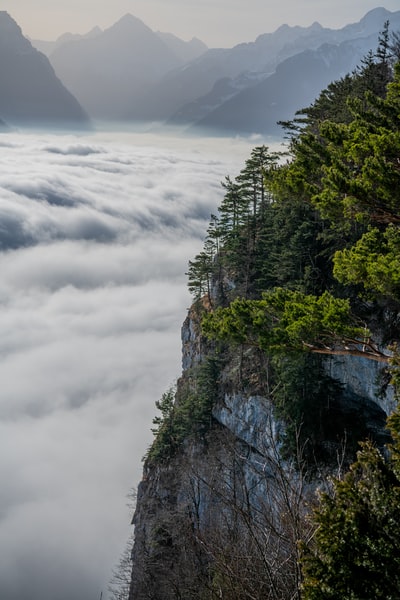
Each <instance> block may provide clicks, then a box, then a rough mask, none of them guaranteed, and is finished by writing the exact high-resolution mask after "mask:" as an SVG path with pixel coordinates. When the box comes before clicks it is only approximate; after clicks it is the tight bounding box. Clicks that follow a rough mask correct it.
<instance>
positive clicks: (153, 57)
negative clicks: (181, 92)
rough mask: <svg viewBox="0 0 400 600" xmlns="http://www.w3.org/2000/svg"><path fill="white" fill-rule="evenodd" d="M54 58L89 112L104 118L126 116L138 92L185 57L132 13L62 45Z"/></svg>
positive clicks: (69, 87) (68, 85) (58, 71)
mask: <svg viewBox="0 0 400 600" xmlns="http://www.w3.org/2000/svg"><path fill="white" fill-rule="evenodd" d="M50 60H51V63H52V65H53V67H54V69H55V71H56V73H57V74H58V76H59V77H60V78H61V79H62V81H63V82H64V83H65V85H66V86H67V87H68V89H70V90H71V92H72V93H73V94H74V95H75V96H76V97H77V98H78V100H79V102H80V103H81V104H82V106H84V108H85V109H86V110H87V111H88V113H89V114H90V115H91V116H93V117H96V118H102V119H115V118H121V117H122V116H124V115H125V114H126V113H127V112H128V110H129V108H130V106H132V104H133V103H134V100H135V97H136V96H137V95H138V94H139V93H140V94H141V93H143V91H144V90H145V89H148V88H149V86H150V85H151V84H153V83H154V82H155V81H157V80H158V79H160V78H161V77H162V76H163V75H164V74H165V73H166V72H167V71H169V70H170V69H172V68H174V67H176V66H177V65H179V64H180V62H181V61H180V59H179V58H178V57H177V56H176V55H175V54H174V53H173V52H172V50H171V49H170V48H169V46H168V45H167V44H165V43H164V42H163V41H162V40H161V39H160V38H159V36H158V35H156V34H155V33H153V32H152V31H151V29H150V28H149V27H147V26H146V25H145V24H144V23H143V22H142V21H140V20H139V19H137V18H135V17H133V16H132V15H129V14H128V15H125V16H124V17H122V18H121V19H120V20H119V21H118V22H117V23H115V25H113V26H112V27H110V28H109V29H106V30H105V31H104V32H103V33H101V34H99V35H97V36H96V37H94V38H85V39H80V40H77V41H71V42H70V43H67V44H64V45H62V46H61V47H59V48H58V49H57V50H55V51H54V53H53V54H52V55H51V57H50Z"/></svg>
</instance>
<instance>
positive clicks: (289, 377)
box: [271, 352, 368, 469]
mask: <svg viewBox="0 0 400 600" xmlns="http://www.w3.org/2000/svg"><path fill="white" fill-rule="evenodd" d="M323 361H324V359H323V358H322V357H320V356H318V355H315V354H311V353H304V352H301V353H298V354H292V355H290V356H288V355H285V356H280V357H276V358H275V359H274V361H273V375H272V377H273V381H274V382H276V385H275V386H274V388H273V391H272V394H271V399H272V401H273V404H274V408H275V415H276V416H277V417H278V418H279V419H282V420H283V421H284V422H285V429H284V432H283V438H282V440H281V442H282V443H283V448H282V451H283V454H284V456H285V457H293V456H296V455H297V454H298V452H299V448H300V449H301V450H302V455H303V459H304V460H305V461H306V463H307V465H308V468H309V469H312V468H313V466H314V465H315V461H318V463H321V462H325V463H328V464H329V463H332V460H334V461H336V460H337V456H336V454H335V452H333V449H336V451H337V452H339V453H341V454H342V455H343V459H346V460H348V458H349V457H351V460H352V459H353V457H354V456H355V451H356V450H357V446H358V441H359V440H360V439H363V438H364V437H366V436H367V435H368V431H367V427H366V426H365V422H364V420H363V419H362V418H360V414H359V412H357V411H356V410H354V409H353V410H348V409H347V410H346V411H345V410H344V406H346V405H347V403H348V401H346V400H345V397H344V386H343V385H342V384H341V383H340V382H339V381H337V380H335V379H333V378H332V377H330V376H329V375H328V374H327V372H326V369H325V368H324V364H323ZM333 455H334V456H333Z"/></svg>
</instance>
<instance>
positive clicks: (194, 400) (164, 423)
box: [145, 356, 221, 462]
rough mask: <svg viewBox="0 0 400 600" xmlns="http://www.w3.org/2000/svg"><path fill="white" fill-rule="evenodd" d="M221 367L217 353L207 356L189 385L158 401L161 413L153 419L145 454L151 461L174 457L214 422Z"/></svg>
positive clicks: (172, 389) (193, 372)
mask: <svg viewBox="0 0 400 600" xmlns="http://www.w3.org/2000/svg"><path fill="white" fill-rule="evenodd" d="M220 368H221V366H220V359H219V358H218V357H217V356H209V357H207V358H206V359H205V361H204V362H203V363H201V364H200V365H199V366H198V367H197V368H195V369H193V370H192V373H191V380H190V382H189V384H186V385H183V383H181V385H180V387H179V388H178V389H177V390H176V389H174V388H171V389H169V390H168V391H167V392H165V393H164V394H163V395H162V398H161V400H159V401H157V402H156V408H157V409H158V410H159V411H160V412H161V415H159V416H156V417H154V419H153V424H154V425H155V427H154V428H153V429H152V432H153V433H154V435H155V439H154V441H153V444H152V445H151V447H150V448H149V450H148V452H147V454H146V457H145V458H146V460H147V461H148V462H157V461H163V460H166V459H168V458H171V457H172V456H174V454H175V453H176V452H177V450H178V449H179V448H180V447H181V446H182V444H183V443H184V442H185V440H186V439H187V438H188V437H190V436H193V435H199V436H204V435H205V434H206V433H207V431H208V430H209V429H210V427H211V425H212V407H213V404H214V402H215V401H216V397H217V394H218V385H217V384H218V377H219V373H220Z"/></svg>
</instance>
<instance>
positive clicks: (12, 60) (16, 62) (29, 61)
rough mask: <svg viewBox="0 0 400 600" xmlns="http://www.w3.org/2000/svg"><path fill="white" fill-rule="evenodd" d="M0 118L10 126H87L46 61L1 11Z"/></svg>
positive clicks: (86, 117) (85, 119)
mask: <svg viewBox="0 0 400 600" xmlns="http://www.w3.org/2000/svg"><path fill="white" fill-rule="evenodd" d="M0 115H1V118H2V119H4V120H5V121H6V122H7V123H9V124H10V125H19V124H25V125H33V124H35V125H38V124H41V125H57V126H62V127H83V126H84V127H87V126H88V125H89V119H88V116H87V115H86V113H85V112H84V110H83V109H82V107H81V106H80V105H79V103H78V102H77V100H76V99H75V98H74V97H73V96H72V94H71V93H70V92H69V91H68V90H67V89H66V88H65V87H64V85H63V84H62V83H61V81H60V80H59V79H58V78H57V77H56V74H55V73H54V70H53V68H52V66H51V65H50V62H49V61H48V59H47V58H46V57H45V56H44V55H43V54H41V53H40V52H39V51H38V50H36V49H35V48H33V46H32V44H31V43H30V42H29V41H28V40H27V39H26V38H25V37H24V36H23V35H22V32H21V28H20V27H19V26H18V25H17V23H16V22H15V21H14V20H13V19H12V18H11V17H10V16H9V14H8V13H7V12H5V11H0Z"/></svg>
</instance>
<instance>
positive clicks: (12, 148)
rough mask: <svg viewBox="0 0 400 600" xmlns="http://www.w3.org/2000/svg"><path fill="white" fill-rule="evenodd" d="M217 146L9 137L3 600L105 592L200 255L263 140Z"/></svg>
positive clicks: (3, 185)
mask: <svg viewBox="0 0 400 600" xmlns="http://www.w3.org/2000/svg"><path fill="white" fill-rule="evenodd" d="M214 144H216V145H209V144H208V142H207V141H204V140H203V141H200V140H198V141H196V142H195V141H193V140H192V141H190V142H189V141H187V140H176V139H175V140H172V139H167V138H163V139H161V140H159V139H157V138H156V137H154V136H153V137H151V136H148V137H146V138H145V137H137V136H136V137H135V136H128V135H127V136H124V137H122V138H121V139H118V140H116V139H115V138H114V136H113V135H111V134H109V135H107V136H106V135H104V136H103V137H101V136H95V135H92V136H89V137H87V138H74V137H72V136H50V135H48V136H36V135H29V136H28V135H23V134H18V133H15V134H6V135H2V136H1V137H0V161H1V163H0V164H1V171H0V273H1V277H0V381H1V392H0V440H1V452H0V479H1V481H2V485H1V488H0V553H1V556H2V561H1V563H0V597H1V598H2V600H25V599H26V600H27V599H28V598H29V600H39V599H40V600H67V599H68V600H70V599H71V598H93V599H94V600H96V599H98V598H99V597H100V593H101V591H102V590H104V594H105V595H104V596H103V598H105V597H106V588H107V582H108V581H109V578H110V575H111V569H112V567H113V565H114V564H115V563H116V562H117V560H118V557H119V554H120V552H121V551H122V549H123V545H124V540H125V539H127V538H128V535H129V520H130V514H129V511H128V509H127V508H126V506H125V504H126V494H127V492H128V491H129V489H130V488H131V487H132V486H134V485H136V484H137V483H138V481H139V478H140V471H141V457H142V456H143V454H144V453H145V451H146V448H147V447H148V445H149V443H150V442H151V433H150V427H151V420H152V417H153V416H154V414H155V407H154V403H155V401H156V400H158V399H159V397H160V396H161V394H162V393H163V392H164V391H165V389H166V388H167V387H168V386H169V385H170V384H172V383H173V381H174V379H175V378H176V377H177V376H179V374H180V334H179V332H180V326H181V322H182V321H183V319H184V317H185V309H186V307H187V306H188V304H189V302H190V298H189V296H188V293H187V290H186V285H185V284H186V282H185V270H186V269H187V261H188V259H189V258H191V257H192V256H193V255H194V254H196V253H197V252H198V251H199V250H200V249H201V245H202V238H203V236H204V232H205V229H206V227H207V224H208V219H209V215H210V213H211V212H213V211H215V207H216V205H217V204H218V203H219V202H220V200H221V193H222V190H221V186H220V181H221V180H222V179H223V178H224V176H225V175H227V174H231V175H233V176H234V175H236V174H237V172H238V170H239V169H240V168H241V166H242V164H243V160H245V159H246V158H247V157H248V155H249V152H250V148H251V142H249V143H247V142H241V141H236V142H235V141H229V142H227V141H224V140H220V141H217V142H214Z"/></svg>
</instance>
